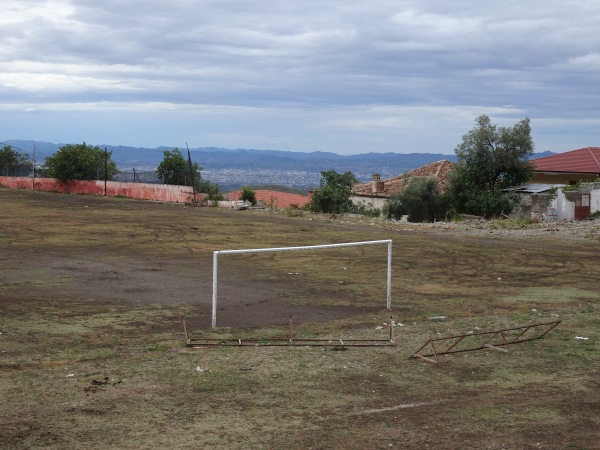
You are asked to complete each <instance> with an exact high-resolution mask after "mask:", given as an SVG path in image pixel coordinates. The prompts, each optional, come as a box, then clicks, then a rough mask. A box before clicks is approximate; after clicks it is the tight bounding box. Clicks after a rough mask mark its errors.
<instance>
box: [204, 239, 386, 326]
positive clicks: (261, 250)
mask: <svg viewBox="0 0 600 450" xmlns="http://www.w3.org/2000/svg"><path fill="white" fill-rule="evenodd" d="M378 244H379V245H380V244H387V250H388V251H387V300H386V304H387V309H391V308H392V240H391V239H384V240H379V241H362V242H346V243H343V244H324V245H306V246H302V247H272V248H253V249H244V250H216V251H214V252H213V282H212V327H213V328H215V327H216V326H217V288H218V271H219V263H218V261H219V255H232V254H240V253H266V252H294V251H300V250H318V249H324V248H341V247H359V246H362V245H378Z"/></svg>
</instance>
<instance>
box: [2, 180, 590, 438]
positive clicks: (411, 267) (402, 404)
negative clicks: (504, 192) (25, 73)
mask: <svg viewBox="0 0 600 450" xmlns="http://www.w3.org/2000/svg"><path fill="white" fill-rule="evenodd" d="M0 207H2V211H3V214H2V215H1V216H0V333H1V334H0V398H2V402H3V408H1V409H0V447H2V448H7V449H13V448H14V449H17V448H44V449H47V448H56V449H58V448H84V447H85V448H103V449H107V448H115V449H116V448H119V449H123V448H132V449H133V448H135V449H138V448H189V449H192V448H228V449H229V448H292V449H293V448H298V449H300V448H302V449H306V448H315V449H321V448H322V449H325V448H345V449H364V448H407V449H422V448H436V449H438V448H442V449H446V448H448V449H454V448H477V449H479V448H488V449H528V448H531V449H534V448H535V449H538V448H546V449H564V448H572V449H590V448H595V447H596V446H597V442H598V435H597V429H598V426H600V422H599V418H598V414H597V413H598V410H599V408H600V396H599V394H598V393H599V392H600V385H599V384H598V380H599V379H600V357H599V355H600V346H599V344H598V340H599V339H600V335H599V333H598V330H599V329H600V306H599V305H600V293H599V292H598V280H599V279H600V266H599V265H598V263H597V261H598V255H599V251H600V247H599V243H598V241H597V240H596V239H595V238H594V233H590V232H589V230H588V231H584V232H582V234H581V237H580V238H577V239H571V238H568V239H562V238H560V237H559V233H554V234H552V233H550V232H545V231H544V232H540V233H539V235H538V234H532V235H531V237H530V238H529V237H526V236H525V237H524V235H522V234H521V235H518V236H514V237H511V236H508V235H501V234H495V233H489V231H490V230H485V232H484V230H482V229H475V231H473V230H470V229H465V230H462V231H460V232H458V231H455V230H454V231H453V230H449V229H443V228H442V225H437V226H431V227H427V226H424V225H419V226H412V225H410V224H408V225H407V224H385V223H378V222H373V223H371V222H369V221H363V220H362V219H361V220H355V219H352V220H349V219H347V218H344V217H338V218H335V219H334V220H331V218H327V217H319V218H317V217H316V216H311V215H308V214H306V215H304V216H301V217H286V216H285V215H278V214H275V213H273V214H270V212H269V211H264V212H252V211H239V212H233V211H221V210H215V209H210V208H188V207H185V206H183V205H168V204H158V203H147V202H138V201H130V200H124V199H104V198H96V197H83V196H67V195H56V194H51V193H38V192H22V191H9V190H0ZM309 219H313V220H309ZM465 228H466V226H465ZM491 231H495V230H491ZM516 232H517V233H519V232H520V233H523V231H521V230H518V231H516ZM532 233H533V232H532ZM387 238H391V239H393V241H394V261H393V274H392V278H393V302H392V304H393V308H392V311H391V312H388V311H385V310H384V309H383V308H382V307H383V306H384V304H385V295H384V293H385V276H382V273H383V272H384V271H385V257H383V258H382V254H385V251H386V250H385V249H384V248H382V249H377V248H373V249H366V248H365V249H353V250H348V251H347V252H341V253H336V252H324V253H322V254H318V255H312V254H311V255H302V256H301V255H300V254H295V255H294V256H292V257H291V258H290V257H284V256H273V257H271V256H267V255H264V256H253V257H250V258H236V257H232V258H229V259H227V260H225V259H224V260H223V261H222V267H220V270H222V272H220V273H221V277H220V281H219V287H220V297H219V300H220V303H219V308H220V309H219V311H218V319H219V325H223V326H222V327H220V328H219V329H217V330H215V331H213V330H209V329H207V327H208V325H209V324H210V302H211V289H210V284H211V282H212V252H213V251H214V250H222V249H232V248H256V247H280V246H286V245H312V244H323V243H332V242H350V241H359V240H375V239H387ZM296 273H297V275H296ZM182 314H185V315H186V317H188V318H189V320H190V324H191V327H193V329H194V330H195V331H196V332H198V333H208V334H213V333H214V334H216V335H217V336H227V337H229V336H232V335H241V334H249V335H251V336H252V337H258V338H260V337H261V336H272V335H277V334H281V333H283V334H285V332H286V327H285V326H283V325H284V324H286V322H287V319H288V317H289V314H293V316H294V321H295V322H297V323H298V324H297V329H296V330H295V331H296V333H298V334H299V335H302V336H305V337H320V338H323V337H331V338H332V339H333V338H335V337H340V336H345V337H349V338H351V337H354V338H364V337H367V336H368V337H382V338H383V337H385V335H386V333H387V328H386V325H387V324H388V323H389V320H390V315H393V318H394V320H395V321H396V322H397V326H396V328H395V331H396V336H397V342H398V345H397V346H396V347H390V348H365V349H357V348H349V349H348V350H347V351H333V350H330V349H325V350H324V349H321V348H269V347H260V348H243V349H242V348H210V349H208V348H206V349H200V350H192V349H188V348H186V347H185V346H184V345H183V336H182V330H181V323H180V317H181V315H182ZM434 315H444V316H447V320H446V321H444V322H434V321H431V320H429V317H431V316H434ZM557 318H559V319H561V320H562V321H563V322H562V323H561V325H560V326H559V327H558V328H557V329H556V330H555V331H553V332H552V333H551V334H549V335H548V336H547V337H546V338H544V339H543V340H540V341H535V342H530V343H525V344H521V345H520V346H515V348H514V349H511V352H510V353H509V354H504V353H500V352H492V351H490V352H486V351H483V352H473V353H470V354H464V355H458V356H453V357H448V358H445V359H443V362H442V363H440V364H438V365H433V364H428V363H425V362H421V361H414V360H408V357H409V356H410V354H412V352H413V351H415V350H416V349H417V348H419V347H420V346H421V345H423V344H424V343H425V342H426V341H427V339H429V338H430V337H438V336H444V335H454V334H457V333H461V332H466V331H468V330H479V329H481V330H493V329H498V328H502V327H509V326H516V325H521V324H526V323H534V322H539V321H547V320H555V319H557ZM577 337H579V338H585V339H577Z"/></svg>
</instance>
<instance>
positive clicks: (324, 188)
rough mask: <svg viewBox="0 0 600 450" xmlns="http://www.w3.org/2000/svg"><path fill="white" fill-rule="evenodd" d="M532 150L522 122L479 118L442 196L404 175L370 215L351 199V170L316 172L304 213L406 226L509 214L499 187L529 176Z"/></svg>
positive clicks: (431, 184) (426, 182)
mask: <svg viewBox="0 0 600 450" xmlns="http://www.w3.org/2000/svg"><path fill="white" fill-rule="evenodd" d="M534 147H535V146H534V143H533V140H532V138H531V127H530V121H529V119H528V118H525V119H523V120H521V121H519V122H518V123H516V124H515V125H514V126H512V127H498V126H496V125H494V124H492V123H491V121H490V119H489V117H488V116H485V115H481V116H479V117H478V118H477V119H476V126H475V127H474V128H473V129H472V130H471V131H469V132H468V133H466V134H465V135H464V136H463V137H462V142H461V143H460V144H459V145H458V146H457V147H456V149H455V153H456V156H457V159H458V162H457V163H456V165H455V167H454V169H453V171H452V172H450V174H449V178H448V186H447V188H446V190H445V191H444V192H441V191H440V188H439V185H438V181H437V179H434V178H421V177H419V178H416V177H415V178H413V179H411V178H409V177H406V178H405V180H404V186H402V189H400V191H399V192H398V193H396V194H393V195H391V196H390V198H389V199H388V200H387V202H386V204H385V206H384V208H383V211H374V210H373V209H372V208H368V207H366V206H365V205H364V204H362V205H361V204H358V205H357V204H354V203H353V202H352V201H351V196H352V186H353V185H354V184H355V183H357V182H358V180H356V178H355V177H354V175H353V174H352V172H345V173H344V174H338V173H337V172H335V171H332V170H330V171H325V172H321V185H320V187H319V188H318V189H315V190H314V192H313V198H312V200H311V203H310V204H309V209H311V210H313V211H319V212H324V213H329V214H340V213H365V212H366V213H367V214H371V215H375V214H377V213H383V214H384V215H385V216H386V217H388V218H392V219H399V218H401V217H402V216H405V215H406V216H408V220H409V221H411V222H432V221H435V220H440V219H444V218H447V217H449V216H450V215H455V214H473V215H477V216H484V217H487V218H490V217H498V216H500V215H501V214H509V213H510V212H511V210H512V208H513V206H514V204H515V202H516V198H515V197H512V196H511V195H509V194H507V193H506V192H504V189H506V188H509V187H512V186H517V185H519V184H522V183H525V182H526V181H528V180H529V179H530V178H531V176H532V175H533V173H534V167H533V164H532V163H531V162H530V161H529V158H530V157H531V155H533V150H534Z"/></svg>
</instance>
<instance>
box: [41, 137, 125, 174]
mask: <svg viewBox="0 0 600 450" xmlns="http://www.w3.org/2000/svg"><path fill="white" fill-rule="evenodd" d="M111 156H112V152H105V151H104V150H102V149H100V148H99V147H92V146H91V145H86V143H85V142H84V143H83V144H68V145H63V146H62V147H60V148H59V149H58V151H57V152H55V153H54V154H52V155H51V156H49V157H48V158H46V168H47V169H48V172H47V173H48V175H49V176H51V177H52V178H56V179H57V180H58V181H60V182H65V181H69V180H104V178H105V169H106V179H107V180H112V179H113V177H114V176H115V175H116V174H117V173H118V172H119V170H118V169H117V165H116V163H115V162H114V161H113V160H112V159H111Z"/></svg>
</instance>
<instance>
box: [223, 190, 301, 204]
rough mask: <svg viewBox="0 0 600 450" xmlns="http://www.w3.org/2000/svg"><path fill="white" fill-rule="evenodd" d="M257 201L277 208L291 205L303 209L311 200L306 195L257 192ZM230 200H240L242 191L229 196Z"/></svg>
mask: <svg viewBox="0 0 600 450" xmlns="http://www.w3.org/2000/svg"><path fill="white" fill-rule="evenodd" d="M254 194H255V195H256V200H257V201H261V200H262V201H264V202H265V203H266V204H267V205H271V204H272V205H273V206H276V207H277V208H289V207H290V206H291V205H298V207H300V208H302V207H303V206H304V205H306V204H307V203H308V202H309V201H310V199H309V198H308V196H306V195H300V194H291V193H289V192H279V191H271V190H260V189H259V190H255V191H254ZM227 195H228V197H229V200H239V199H240V198H241V197H242V191H234V192H230V193H229V194H227Z"/></svg>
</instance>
